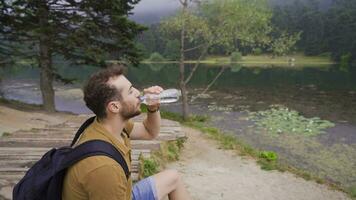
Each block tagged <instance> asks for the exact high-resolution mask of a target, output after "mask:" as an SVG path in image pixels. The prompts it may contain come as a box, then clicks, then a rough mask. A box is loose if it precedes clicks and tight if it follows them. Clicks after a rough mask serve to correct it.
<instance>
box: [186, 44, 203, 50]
mask: <svg viewBox="0 0 356 200" xmlns="http://www.w3.org/2000/svg"><path fill="white" fill-rule="evenodd" d="M204 45H205V44H200V45H198V46H195V47H193V48H190V49H186V50H184V52H188V51H192V50H194V49H198V48H200V47H202V46H204Z"/></svg>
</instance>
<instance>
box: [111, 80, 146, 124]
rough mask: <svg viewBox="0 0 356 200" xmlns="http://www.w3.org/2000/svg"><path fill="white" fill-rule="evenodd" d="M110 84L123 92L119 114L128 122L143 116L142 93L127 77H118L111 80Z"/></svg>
mask: <svg viewBox="0 0 356 200" xmlns="http://www.w3.org/2000/svg"><path fill="white" fill-rule="evenodd" d="M109 84H112V85H113V86H115V87H116V88H117V89H118V90H119V91H121V97H122V98H121V101H120V104H121V106H120V108H121V109H120V110H119V113H120V114H121V116H122V117H123V118H124V119H125V120H127V119H130V118H132V117H135V116H137V115H139V114H141V108H140V104H141V102H140V100H139V98H138V97H139V95H140V92H139V91H138V90H137V89H136V88H134V87H133V86H132V84H131V82H130V81H129V80H127V79H126V77H125V76H123V75H120V76H118V77H115V78H112V79H110V80H109Z"/></svg>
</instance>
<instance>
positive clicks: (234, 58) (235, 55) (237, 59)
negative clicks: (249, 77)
mask: <svg viewBox="0 0 356 200" xmlns="http://www.w3.org/2000/svg"><path fill="white" fill-rule="evenodd" d="M241 60H242V54H241V53H240V52H238V51H234V52H232V53H231V56H230V62H232V63H235V62H240V61H241Z"/></svg>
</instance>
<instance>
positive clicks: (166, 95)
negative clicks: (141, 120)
mask: <svg viewBox="0 0 356 200" xmlns="http://www.w3.org/2000/svg"><path fill="white" fill-rule="evenodd" d="M181 95H182V94H181V92H180V90H177V89H167V90H163V91H162V92H161V93H160V94H145V95H143V96H140V97H139V98H140V100H141V103H143V104H146V105H150V104H152V103H155V102H157V101H158V102H159V103H161V104H166V103H174V102H177V101H178V100H179V97H180V96H181Z"/></svg>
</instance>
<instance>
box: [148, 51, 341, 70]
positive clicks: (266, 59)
mask: <svg viewBox="0 0 356 200" xmlns="http://www.w3.org/2000/svg"><path fill="white" fill-rule="evenodd" d="M291 58H294V60H295V61H294V62H290V59H291ZM178 62H179V61H162V62H154V63H178ZM196 62H197V61H196V60H186V61H185V63H187V64H190V63H196ZM142 63H153V62H151V61H150V60H144V61H143V62H142ZM201 63H203V64H225V65H229V64H230V63H231V62H230V57H229V56H214V55H210V56H207V57H206V58H205V59H204V60H202V61H201ZM237 63H240V64H243V65H244V66H247V67H248V66H254V67H255V66H270V65H276V66H285V65H286V64H288V65H294V66H298V67H299V66H304V65H306V64H308V65H330V64H335V62H334V61H333V60H332V59H331V58H330V57H329V56H322V55H321V56H305V55H303V54H301V53H298V54H294V55H288V56H278V57H274V58H273V57H272V56H271V55H268V54H263V55H247V56H243V57H242V60H241V61H239V62H237Z"/></svg>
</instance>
